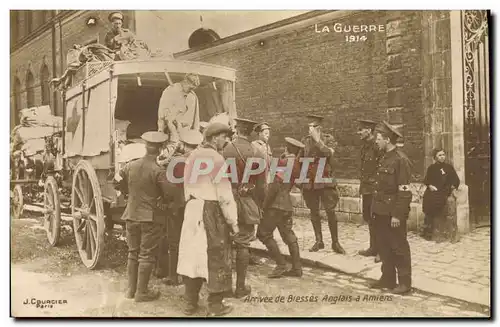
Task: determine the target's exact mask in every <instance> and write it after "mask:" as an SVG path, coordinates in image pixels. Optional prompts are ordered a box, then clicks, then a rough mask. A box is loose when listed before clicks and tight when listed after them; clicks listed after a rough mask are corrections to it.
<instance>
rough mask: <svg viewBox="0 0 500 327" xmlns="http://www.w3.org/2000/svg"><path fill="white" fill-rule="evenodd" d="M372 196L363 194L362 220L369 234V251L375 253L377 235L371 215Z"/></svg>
mask: <svg viewBox="0 0 500 327" xmlns="http://www.w3.org/2000/svg"><path fill="white" fill-rule="evenodd" d="M372 201H373V194H363V220H364V221H365V222H366V223H367V224H368V230H369V232H370V249H371V250H374V251H375V252H377V240H376V237H377V233H376V232H375V220H374V219H373V215H372Z"/></svg>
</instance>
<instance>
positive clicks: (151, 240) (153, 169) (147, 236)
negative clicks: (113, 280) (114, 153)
mask: <svg viewBox="0 0 500 327" xmlns="http://www.w3.org/2000/svg"><path fill="white" fill-rule="evenodd" d="M120 176H121V177H122V180H121V182H120V185H119V188H120V190H121V191H122V192H123V193H125V194H128V201H127V206H126V207H125V211H124V213H123V216H122V219H123V220H125V221H126V228H127V243H128V248H129V254H128V258H129V259H131V260H136V261H137V260H138V261H139V262H149V263H155V261H156V258H157V255H158V253H157V252H158V247H159V241H160V238H161V232H162V226H163V225H164V224H165V216H164V214H163V212H162V211H161V209H160V208H159V203H160V201H161V199H162V197H163V196H164V194H166V193H167V192H168V190H166V189H165V188H164V183H163V180H164V179H165V177H166V175H165V170H164V169H162V168H161V167H160V166H158V165H157V163H156V156H155V155H149V154H148V155H146V156H144V157H143V158H141V159H137V160H135V161H132V162H129V163H128V164H127V165H126V166H125V167H124V168H123V170H122V171H121V172H120Z"/></svg>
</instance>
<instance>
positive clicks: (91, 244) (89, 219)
mask: <svg viewBox="0 0 500 327" xmlns="http://www.w3.org/2000/svg"><path fill="white" fill-rule="evenodd" d="M72 186H73V187H72V191H71V214H72V216H73V230H74V232H75V239H76V245H77V247H78V252H79V253H80V257H81V259H82V262H83V264H84V265H85V266H86V267H87V268H89V269H95V268H96V267H97V265H98V264H99V259H100V258H101V255H102V253H103V252H104V209H103V203H102V195H101V188H100V186H99V181H98V180H97V175H96V173H95V170H94V168H93V167H92V165H91V164H90V163H89V162H88V161H85V160H81V161H80V162H78V164H77V165H76V168H75V172H74V174H73V185H72Z"/></svg>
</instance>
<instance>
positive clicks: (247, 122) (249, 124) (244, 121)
mask: <svg viewBox="0 0 500 327" xmlns="http://www.w3.org/2000/svg"><path fill="white" fill-rule="evenodd" d="M234 120H235V121H236V126H242V127H250V128H253V127H254V126H255V125H257V122H256V121H253V120H250V119H244V118H235V119H234Z"/></svg>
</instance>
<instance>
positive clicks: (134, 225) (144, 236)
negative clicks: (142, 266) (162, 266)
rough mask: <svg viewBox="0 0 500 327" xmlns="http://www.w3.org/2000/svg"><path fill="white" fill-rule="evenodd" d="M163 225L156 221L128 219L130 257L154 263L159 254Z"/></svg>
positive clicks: (134, 259) (130, 258)
mask: <svg viewBox="0 0 500 327" xmlns="http://www.w3.org/2000/svg"><path fill="white" fill-rule="evenodd" d="M162 227H163V226H162V225H161V224H158V223H156V222H138V221H130V220H128V221H127V223H126V228H127V245H128V259H129V260H132V261H136V262H137V261H138V262H140V263H142V262H144V263H152V264H154V263H155V262H156V259H157V256H158V249H159V245H160V239H161V234H162Z"/></svg>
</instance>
